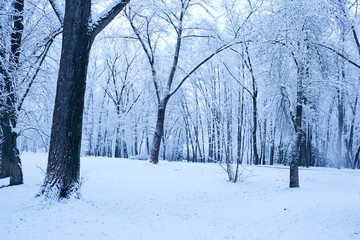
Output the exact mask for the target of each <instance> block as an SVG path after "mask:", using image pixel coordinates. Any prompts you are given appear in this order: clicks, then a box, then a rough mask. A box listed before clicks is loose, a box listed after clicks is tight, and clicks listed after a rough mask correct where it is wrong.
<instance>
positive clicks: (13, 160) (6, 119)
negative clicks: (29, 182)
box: [1, 112, 24, 185]
mask: <svg viewBox="0 0 360 240" xmlns="http://www.w3.org/2000/svg"><path fill="white" fill-rule="evenodd" d="M4 115H5V116H3V117H2V119H1V127H2V131H3V137H4V143H3V149H2V156H3V157H4V159H3V160H5V161H3V162H5V164H8V166H4V168H6V171H8V172H5V174H4V177H5V176H6V175H7V173H8V176H10V185H19V184H23V182H24V181H23V174H22V167H21V161H20V154H19V150H18V149H17V137H18V134H17V133H16V132H14V131H13V130H12V126H11V125H10V124H11V123H10V122H12V124H13V126H14V128H15V127H16V121H15V119H12V120H13V121H10V116H9V113H8V112H6V113H4Z"/></svg>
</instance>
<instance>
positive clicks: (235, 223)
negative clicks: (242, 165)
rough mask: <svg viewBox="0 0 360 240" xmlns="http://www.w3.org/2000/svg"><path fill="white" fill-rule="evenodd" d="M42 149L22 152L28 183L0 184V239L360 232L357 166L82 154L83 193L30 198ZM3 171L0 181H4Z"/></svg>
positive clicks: (354, 235)
mask: <svg viewBox="0 0 360 240" xmlns="http://www.w3.org/2000/svg"><path fill="white" fill-rule="evenodd" d="M46 157H47V156H46V155H45V154H33V153H23V154H22V160H23V168H24V179H25V184H24V185H21V186H15V187H6V188H2V189H0V239H6V240H12V239H17V240H18V239H36V240H41V239H44V240H47V239H77V240H79V239H80V240H81V239H86V240H89V239H125V240H132V239H134V240H139V239H156V240H161V239H165V240H176V239H179V240H197V239H206V240H210V239H214V240H222V239H239V240H246V239H249V240H253V239H266V240H268V239H276V240H282V239H285V240H290V239H301V240H303V239H306V240H312V239H314V240H321V239H326V240H331V239H334V240H340V239H341V240H344V239H360V172H359V171H352V170H337V169H320V168H310V169H301V170H300V187H301V188H299V189H289V188H288V187H287V185H288V174H289V170H288V168H285V167H248V170H250V171H252V173H251V175H250V176H249V177H248V178H246V180H245V181H244V182H241V183H236V184H234V183H230V182H227V180H226V174H225V173H224V171H223V170H222V169H221V168H220V167H219V166H218V165H216V164H192V163H172V162H165V161H162V162H160V163H159V164H158V165H152V164H150V163H149V162H146V161H136V160H126V159H108V158H94V157H87V158H82V162H81V169H82V174H83V175H84V176H85V180H86V181H85V183H84V185H83V188H82V198H81V199H80V200H79V199H70V200H68V201H67V202H56V201H49V200H44V199H42V198H35V195H36V194H37V193H38V191H39V188H40V184H41V182H42V180H43V175H42V173H41V170H40V169H39V167H40V168H43V169H46ZM6 181H8V179H5V180H1V181H0V185H3V184H6Z"/></svg>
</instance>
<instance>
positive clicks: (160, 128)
mask: <svg viewBox="0 0 360 240" xmlns="http://www.w3.org/2000/svg"><path fill="white" fill-rule="evenodd" d="M167 102H168V98H167V97H165V99H163V100H162V101H161V102H160V103H159V106H158V113H157V121H156V128H155V133H154V138H153V142H152V147H151V152H150V162H151V163H153V164H157V163H158V162H159V151H160V144H161V138H162V135H163V133H164V122H165V110H166V105H167Z"/></svg>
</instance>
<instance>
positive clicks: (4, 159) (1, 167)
mask: <svg viewBox="0 0 360 240" xmlns="http://www.w3.org/2000/svg"><path fill="white" fill-rule="evenodd" d="M3 140H4V139H3ZM0 153H1V160H0V179H1V178H7V177H10V162H9V154H8V151H7V147H6V144H5V141H4V142H3V143H2V144H1V152H0Z"/></svg>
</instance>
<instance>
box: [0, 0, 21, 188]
mask: <svg viewBox="0 0 360 240" xmlns="http://www.w3.org/2000/svg"><path fill="white" fill-rule="evenodd" d="M11 4H12V5H11V6H12V8H13V11H14V12H15V13H16V14H14V15H13V16H12V21H13V22H12V24H13V26H12V27H13V32H12V33H11V36H10V37H11V54H10V55H9V69H8V70H7V71H6V70H5V69H3V68H0V74H1V75H2V77H3V79H4V83H5V94H7V97H6V106H4V109H3V112H2V114H1V119H0V127H1V128H2V133H3V141H4V143H3V145H2V153H1V154H2V156H1V161H2V163H1V172H0V175H2V176H3V177H6V176H10V185H19V184H22V183H23V175H22V167H21V161H20V156H19V150H18V148H17V137H18V133H17V132H16V130H15V129H16V124H17V117H18V115H17V110H19V109H18V107H17V96H16V94H15V86H16V83H15V81H16V71H17V70H18V68H19V60H20V53H21V45H22V35H23V30H24V18H23V12H24V0H18V1H13V2H12V3H11ZM5 56H6V54H4V53H3V52H2V51H1V53H0V57H1V58H2V60H3V61H6V59H5ZM3 170H4V172H3Z"/></svg>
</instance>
